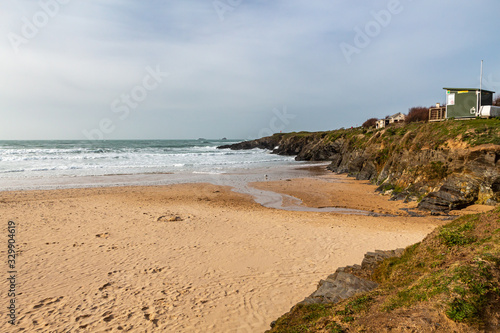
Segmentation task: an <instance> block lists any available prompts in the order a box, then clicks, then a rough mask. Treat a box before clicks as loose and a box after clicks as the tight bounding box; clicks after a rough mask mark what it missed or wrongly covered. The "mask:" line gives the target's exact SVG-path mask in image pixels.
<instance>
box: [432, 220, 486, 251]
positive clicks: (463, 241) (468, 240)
mask: <svg viewBox="0 0 500 333" xmlns="http://www.w3.org/2000/svg"><path fill="white" fill-rule="evenodd" d="M475 220H477V216H472V217H469V220H468V221H467V222H466V223H459V222H457V223H450V224H448V225H447V226H444V227H443V228H441V230H440V232H439V237H440V238H441V240H442V241H443V243H444V244H446V245H448V246H464V245H468V244H472V243H474V242H475V241H476V240H477V238H476V237H475V236H473V235H472V231H473V230H474V223H475Z"/></svg>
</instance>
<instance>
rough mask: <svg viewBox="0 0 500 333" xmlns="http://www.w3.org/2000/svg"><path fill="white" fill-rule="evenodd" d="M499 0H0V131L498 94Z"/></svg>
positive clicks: (313, 119) (136, 124)
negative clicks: (448, 91)
mask: <svg viewBox="0 0 500 333" xmlns="http://www.w3.org/2000/svg"><path fill="white" fill-rule="evenodd" d="M499 9H500V2H499V1H498V0H484V1H451V0H444V1H435V0H434V1H430V0H429V1H428V0H413V1H412V0H380V1H379V0H373V1H347V0H344V1H339V0H314V1H311V0H273V1H271V0H215V1H213V0H184V1H179V0H178V1H173V0H170V1H167V0H164V1H160V0H151V1H147V0H145V1H132V0H119V1H118V0H107V1H106V0H99V1H98V0H39V1H33V0H29V1H28V0H3V1H2V2H1V4H0V116H1V118H0V140H54V139H59V140H70V139H76V140H78V139H91V140H95V139H106V140H113V139H197V138H200V137H203V138H213V139H220V138H222V137H227V138H234V139H250V138H257V137H262V136H267V135H270V134H272V133H274V132H280V131H282V132H293V131H321V130H333V129H337V128H341V127H346V128H347V127H351V126H360V125H361V124H362V123H363V122H364V121H365V120H367V119H368V118H373V117H374V118H383V117H385V116H387V115H392V114H395V113H398V112H402V113H407V112H408V109H409V108H411V107H413V106H431V105H433V104H435V103H438V102H439V103H444V102H445V91H444V90H443V89H442V88H443V87H457V88H476V87H477V88H478V87H479V85H480V66H481V60H484V65H483V66H484V67H483V68H484V69H483V73H484V74H483V82H482V84H483V89H489V90H493V91H499V92H500V58H499V57H498V55H499V54H500V43H499V42H498V39H499V33H498V32H499V31H500V19H499V18H498V12H499Z"/></svg>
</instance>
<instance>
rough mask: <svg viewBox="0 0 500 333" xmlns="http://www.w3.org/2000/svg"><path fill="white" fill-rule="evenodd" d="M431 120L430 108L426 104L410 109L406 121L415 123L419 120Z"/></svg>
mask: <svg viewBox="0 0 500 333" xmlns="http://www.w3.org/2000/svg"><path fill="white" fill-rule="evenodd" d="M428 120H429V108H427V107H425V106H415V107H412V108H410V109H409V110H408V115H407V116H406V119H405V121H406V122H407V123H413V122H417V121H428Z"/></svg>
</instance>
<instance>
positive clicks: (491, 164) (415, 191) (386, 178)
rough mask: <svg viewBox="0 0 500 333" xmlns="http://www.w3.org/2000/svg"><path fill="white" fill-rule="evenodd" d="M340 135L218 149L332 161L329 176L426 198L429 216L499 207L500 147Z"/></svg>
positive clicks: (412, 135) (401, 196) (414, 135)
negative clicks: (344, 176) (258, 150)
mask: <svg viewBox="0 0 500 333" xmlns="http://www.w3.org/2000/svg"><path fill="white" fill-rule="evenodd" d="M339 132H341V133H340V134H337V133H336V132H335V131H334V132H319V133H308V134H305V133H292V134H275V135H273V136H270V137H266V138H262V139H258V140H253V141H247V142H242V143H238V144H234V145H228V146H222V147H219V148H230V149H252V148H263V149H269V150H272V152H273V153H275V154H280V155H296V158H295V159H296V160H298V161H331V164H330V165H329V166H328V169H329V170H331V171H333V172H336V173H347V174H348V175H349V176H352V177H355V178H356V179H359V180H369V181H371V182H373V183H375V184H377V185H380V186H379V190H380V191H382V192H387V191H390V192H389V193H391V195H392V197H393V198H394V199H397V200H406V201H410V200H417V199H422V198H423V199H422V200H421V202H420V204H419V208H420V209H425V210H431V211H439V212H448V211H450V210H453V209H461V208H464V207H467V206H469V205H472V204H474V203H479V204H488V205H495V204H498V203H500V162H499V160H500V145H493V144H487V145H479V146H477V147H473V148H464V147H463V146H460V145H459V146H457V147H455V148H453V147H449V146H448V145H441V146H436V147H435V148H432V149H431V148H429V147H425V148H423V147H422V146H423V144H422V141H424V142H425V136H426V135H427V136H428V135H429V134H427V133H419V132H418V131H416V132H411V131H408V132H407V133H406V134H405V135H404V136H403V137H400V138H399V139H394V138H392V139H391V140H393V141H390V140H387V138H386V136H385V134H384V132H383V131H378V132H374V133H371V134H362V133H363V132H359V131H358V132H354V131H349V130H339ZM356 133H360V134H356ZM362 140H364V141H362ZM360 142H362V143H360Z"/></svg>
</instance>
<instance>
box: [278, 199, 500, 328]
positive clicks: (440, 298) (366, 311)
mask: <svg viewBox="0 0 500 333" xmlns="http://www.w3.org/2000/svg"><path fill="white" fill-rule="evenodd" d="M372 278H373V280H375V281H376V282H378V283H379V288H377V289H375V290H374V291H371V292H368V293H365V294H360V295H358V296H355V297H353V298H350V299H348V300H344V301H343V302H341V303H338V304H315V305H299V306H296V307H295V308H294V309H293V310H292V311H291V312H290V313H288V314H286V315H284V316H282V317H281V318H280V319H278V320H277V323H276V325H275V326H274V328H273V329H272V330H271V331H270V332H283V333H284V332H290V333H291V332H381V331H389V330H394V331H396V332H399V331H401V332H402V331H405V332H406V331H412V330H406V329H407V328H410V327H411V328H412V329H413V328H416V329H417V330H413V331H415V332H417V331H418V332H420V331H422V332H426V331H437V332H450V331H455V332H476V331H491V332H493V331H497V330H498V329H500V326H499V325H500V324H499V321H500V208H497V209H495V210H493V211H491V212H488V213H484V214H478V215H468V216H464V217H461V218H459V219H456V220H455V221H453V222H451V223H449V224H447V225H445V226H443V227H440V228H438V229H436V230H435V231H434V232H433V233H431V234H430V235H428V236H427V237H426V238H425V239H424V240H423V241H422V242H420V243H417V244H414V245H412V246H410V247H408V248H407V249H406V250H405V252H404V254H403V255H402V256H401V257H399V258H392V259H387V260H385V261H384V262H383V263H382V264H381V265H380V266H379V267H378V268H377V270H376V272H375V273H374V276H373V277H372Z"/></svg>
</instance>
